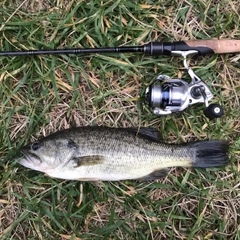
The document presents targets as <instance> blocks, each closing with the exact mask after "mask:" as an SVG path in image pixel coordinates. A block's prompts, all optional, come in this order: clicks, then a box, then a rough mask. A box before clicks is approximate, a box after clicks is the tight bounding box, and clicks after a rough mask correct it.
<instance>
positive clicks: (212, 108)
mask: <svg viewBox="0 0 240 240" xmlns="http://www.w3.org/2000/svg"><path fill="white" fill-rule="evenodd" d="M223 114H224V112H223V108H222V107H221V106H220V105H219V104H216V103H215V104H210V105H209V106H208V107H206V108H205V109H204V115H205V116H206V117H207V118H209V119H210V120H213V119H214V118H220V117H222V116H223Z"/></svg>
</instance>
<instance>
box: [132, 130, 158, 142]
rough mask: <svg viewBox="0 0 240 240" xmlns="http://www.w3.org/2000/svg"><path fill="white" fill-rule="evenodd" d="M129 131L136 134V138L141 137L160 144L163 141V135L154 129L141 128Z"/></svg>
mask: <svg viewBox="0 0 240 240" xmlns="http://www.w3.org/2000/svg"><path fill="white" fill-rule="evenodd" d="M129 130H130V131H132V132H134V133H135V134H136V136H140V137H141V136H142V137H143V138H147V139H150V140H152V141H158V142H162V141H163V138H162V135H161V133H160V132H159V131H158V130H156V129H154V128H149V127H141V128H129Z"/></svg>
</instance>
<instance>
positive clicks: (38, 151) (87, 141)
mask: <svg viewBox="0 0 240 240" xmlns="http://www.w3.org/2000/svg"><path fill="white" fill-rule="evenodd" d="M228 148H229V144H228V142H226V141H220V140H219V141H218V140H213V141H196V142H189V143H184V144H180V145H178V144H167V143H164V142H163V140H161V139H160V138H159V132H158V131H156V130H154V129H150V128H140V129H133V128H108V127H78V128H72V129H66V130H63V131H59V132H56V133H54V134H52V135H49V136H47V137H45V138H42V139H41V140H39V141H38V142H34V143H32V144H30V145H28V146H25V147H23V148H22V151H21V152H22V154H23V155H24V157H23V158H21V159H20V161H19V163H20V164H22V165H23V166H25V167H28V168H31V169H34V170H37V171H41V172H44V173H46V174H47V175H49V176H51V177H56V178H61V179H69V180H82V181H95V180H102V181H118V180H125V179H139V180H154V179H159V178H161V177H164V176H166V175H167V173H168V168H169V167H174V166H182V167H197V168H208V167H220V166H225V165H227V164H228V163H229V159H228V156H227V152H228Z"/></svg>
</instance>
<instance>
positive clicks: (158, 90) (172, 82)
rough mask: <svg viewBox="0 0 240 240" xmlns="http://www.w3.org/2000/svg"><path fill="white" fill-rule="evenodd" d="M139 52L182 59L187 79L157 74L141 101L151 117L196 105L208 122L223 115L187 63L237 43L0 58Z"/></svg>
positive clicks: (239, 47)
mask: <svg viewBox="0 0 240 240" xmlns="http://www.w3.org/2000/svg"><path fill="white" fill-rule="evenodd" d="M130 52H134V53H143V54H147V55H151V56H160V55H172V56H179V57H182V58H183V66H184V68H185V69H186V71H187V73H188V75H189V76H190V78H191V82H190V83H188V82H187V81H184V80H182V79H177V78H176V79H172V78H170V77H169V76H166V75H158V76H157V78H156V81H155V82H154V83H153V84H151V85H150V86H149V87H148V88H147V89H146V92H145V101H146V103H147V105H148V106H149V107H150V108H151V109H152V112H153V113H154V114H155V115H167V114H171V113H173V112H180V111H183V110H184V109H186V108H187V107H188V106H190V105H193V104H196V103H204V104H205V110H204V114H205V116H206V117H208V118H209V119H210V120H211V119H214V118H219V117H221V116H222V115H223V108H222V107H221V106H220V105H219V104H209V101H210V100H211V99H212V98H213V94H212V93H211V91H210V89H209V87H208V86H207V85H206V84H205V83H204V81H203V80H202V79H201V78H200V77H199V76H197V75H196V73H195V72H194V71H193V69H192V68H191V67H190V66H189V65H188V64H187V57H189V56H192V55H207V54H224V53H238V52H240V40H215V39H212V40H191V41H179V42H172V43H169V42H150V43H147V44H144V45H142V46H123V47H109V48H73V49H50V50H25V51H0V56H23V55H46V54H48V55H49V54H50V55H56V54H67V55H69V54H92V53H100V54H106V53H130Z"/></svg>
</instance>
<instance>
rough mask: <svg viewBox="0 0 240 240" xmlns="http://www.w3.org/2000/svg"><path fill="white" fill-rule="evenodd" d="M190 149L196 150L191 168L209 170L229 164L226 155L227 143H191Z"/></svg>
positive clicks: (214, 141) (215, 141)
mask: <svg viewBox="0 0 240 240" xmlns="http://www.w3.org/2000/svg"><path fill="white" fill-rule="evenodd" d="M192 147H194V148H195V149H196V158H195V161H194V163H193V167H196V168H211V167H222V166H226V165H228V164H229V158H228V155H227V152H228V149H229V143H228V142H227V141H221V140H219V141H217V140H213V141H200V142H196V143H193V145H192Z"/></svg>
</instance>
